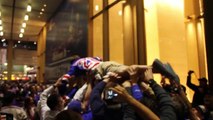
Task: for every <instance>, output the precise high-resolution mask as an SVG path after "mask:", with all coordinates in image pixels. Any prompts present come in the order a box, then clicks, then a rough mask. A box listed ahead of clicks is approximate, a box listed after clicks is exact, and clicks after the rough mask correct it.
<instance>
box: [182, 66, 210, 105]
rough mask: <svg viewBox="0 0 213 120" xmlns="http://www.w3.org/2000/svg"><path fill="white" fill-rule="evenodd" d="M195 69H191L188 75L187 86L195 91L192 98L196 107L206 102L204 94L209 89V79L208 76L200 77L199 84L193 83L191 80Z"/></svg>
mask: <svg viewBox="0 0 213 120" xmlns="http://www.w3.org/2000/svg"><path fill="white" fill-rule="evenodd" d="M192 73H194V71H192V70H190V71H189V72H188V76H187V83H186V84H187V86H188V87H189V88H190V89H191V90H193V91H194V95H193V100H192V107H196V106H198V105H203V104H204V96H205V94H206V93H207V91H208V85H207V79H206V78H199V79H198V80H199V86H197V85H195V84H193V83H192V82H191V74H192Z"/></svg>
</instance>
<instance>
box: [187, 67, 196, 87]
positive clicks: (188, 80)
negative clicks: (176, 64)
mask: <svg viewBox="0 0 213 120" xmlns="http://www.w3.org/2000/svg"><path fill="white" fill-rule="evenodd" d="M192 73H194V71H191V70H190V71H189V72H188V76H187V82H186V85H187V86H188V87H189V88H190V89H192V90H194V91H196V90H197V86H196V85H195V84H192V82H191V74H192Z"/></svg>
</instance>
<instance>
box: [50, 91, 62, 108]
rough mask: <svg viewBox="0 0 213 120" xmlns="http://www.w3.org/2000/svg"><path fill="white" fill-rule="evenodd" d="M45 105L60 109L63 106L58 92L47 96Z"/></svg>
mask: <svg viewBox="0 0 213 120" xmlns="http://www.w3.org/2000/svg"><path fill="white" fill-rule="evenodd" d="M47 106H48V107H49V108H50V110H62V109H63V108H64V100H63V98H62V97H61V96H60V95H58V94H52V95H50V96H49V97H48V98H47Z"/></svg>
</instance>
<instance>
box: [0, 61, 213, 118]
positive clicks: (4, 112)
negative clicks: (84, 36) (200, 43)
mask: <svg viewBox="0 0 213 120" xmlns="http://www.w3.org/2000/svg"><path fill="white" fill-rule="evenodd" d="M154 63H155V64H154ZM156 72H157V73H160V74H161V76H162V80H161V84H158V83H157V82H156V81H155V80H154V77H153V74H154V73H156ZM193 73H194V71H192V70H190V71H189V72H188V76H187V80H186V85H187V86H188V87H189V88H190V89H192V90H193V91H194V96H193V101H192V103H191V102H189V100H188V99H187V94H186V87H185V86H183V85H181V84H180V82H179V78H178V75H177V74H176V73H175V72H174V71H173V69H172V67H171V66H170V64H163V63H161V62H160V61H159V60H158V61H157V62H156V61H154V62H153V65H152V66H144V65H131V66H126V65H122V64H119V63H116V62H112V61H102V60H101V59H100V58H98V57H86V58H76V59H75V60H73V61H72V62H71V67H70V70H69V71H68V72H67V73H66V74H64V75H62V76H61V77H60V78H58V80H56V81H55V83H53V84H41V83H36V82H26V81H0V113H1V118H0V120H3V119H5V120H12V119H13V120H213V93H211V92H210V91H209V90H208V84H207V82H208V81H207V79H206V78H199V79H198V80H199V83H200V84H199V86H197V85H195V84H193V83H192V82H191V75H192V74H193Z"/></svg>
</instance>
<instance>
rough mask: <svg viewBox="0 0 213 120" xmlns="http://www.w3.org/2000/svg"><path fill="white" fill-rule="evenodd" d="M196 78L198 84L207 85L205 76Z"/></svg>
mask: <svg viewBox="0 0 213 120" xmlns="http://www.w3.org/2000/svg"><path fill="white" fill-rule="evenodd" d="M198 80H199V83H200V86H202V87H206V86H207V79H206V78H205V77H203V78H199V79H198Z"/></svg>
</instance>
